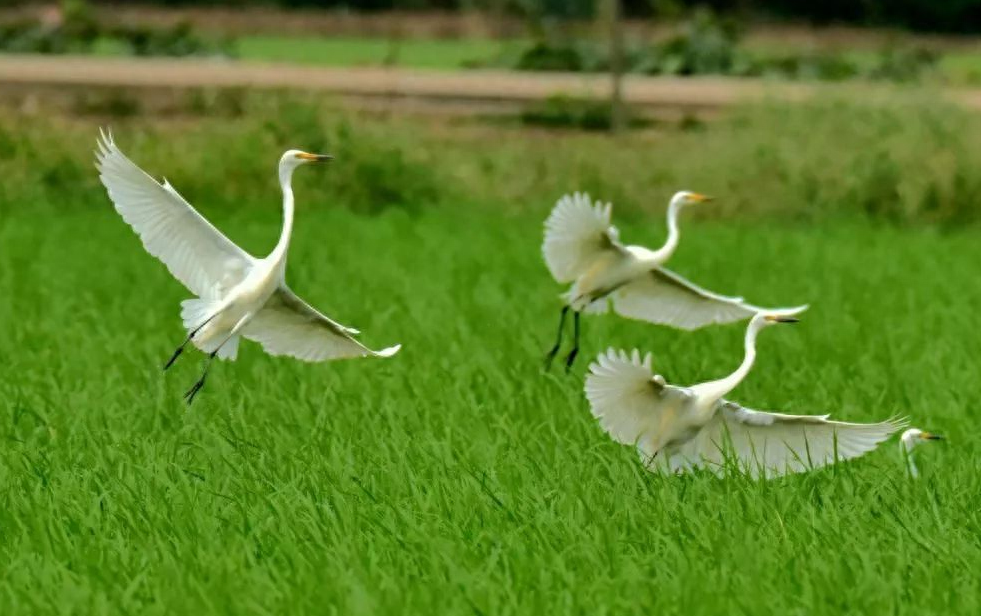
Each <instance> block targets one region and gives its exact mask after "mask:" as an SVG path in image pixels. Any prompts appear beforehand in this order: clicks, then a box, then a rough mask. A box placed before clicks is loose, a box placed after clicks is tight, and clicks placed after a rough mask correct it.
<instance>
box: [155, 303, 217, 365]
mask: <svg viewBox="0 0 981 616" xmlns="http://www.w3.org/2000/svg"><path fill="white" fill-rule="evenodd" d="M213 318H215V317H214V315H212V316H210V317H208V319H207V320H206V321H205V322H204V323H202V324H201V325H198V326H197V327H196V328H194V331H192V332H191V333H190V334H188V335H187V338H184V342H182V343H181V345H180V346H179V347H177V350H176V351H174V354H173V355H171V356H170V359H169V360H167V363H166V364H164V372H166V371H167V368H170V367H171V366H173V365H174V362H175V361H177V358H178V357H180V356H181V353H183V352H184V347H186V346H187V343H188V342H190V341H191V338H193V337H194V336H195V334H197V333H198V332H199V331H201V328H202V327H204V326H205V325H207V324H208V322H209V321H211V319H213Z"/></svg>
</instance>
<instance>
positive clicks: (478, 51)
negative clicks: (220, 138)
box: [236, 36, 523, 69]
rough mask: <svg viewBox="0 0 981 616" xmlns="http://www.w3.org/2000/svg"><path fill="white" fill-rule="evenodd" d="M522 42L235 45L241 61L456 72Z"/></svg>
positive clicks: (272, 39)
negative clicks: (389, 64) (394, 45)
mask: <svg viewBox="0 0 981 616" xmlns="http://www.w3.org/2000/svg"><path fill="white" fill-rule="evenodd" d="M522 44H523V43H522V41H494V40H486V39H463V40H431V39H405V40H403V41H401V42H400V43H398V45H397V48H396V49H394V50H393V48H392V46H391V44H390V43H389V41H387V40H385V39H381V38H347V37H336V38H319V37H288V36H248V37H243V38H242V39H241V40H239V41H238V42H237V44H236V49H237V51H238V54H239V57H241V58H242V59H243V60H262V61H267V62H292V63H301V64H321V65H324V66H380V65H383V64H385V62H386V60H391V61H392V62H393V63H394V64H397V65H399V66H410V67H415V68H445V69H458V68H461V67H463V66H466V65H467V64H472V63H482V62H488V61H490V60H493V59H494V58H496V57H498V56H499V55H500V54H502V53H503V52H504V50H506V49H508V48H517V47H520V46H521V45H522Z"/></svg>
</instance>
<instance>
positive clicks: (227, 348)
mask: <svg viewBox="0 0 981 616" xmlns="http://www.w3.org/2000/svg"><path fill="white" fill-rule="evenodd" d="M238 341H239V336H232V337H231V338H229V339H228V342H226V343H225V344H223V345H221V348H220V349H218V354H217V355H216V357H217V358H218V359H227V360H229V361H235V358H236V357H238Z"/></svg>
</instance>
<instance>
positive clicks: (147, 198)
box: [96, 132, 399, 404]
mask: <svg viewBox="0 0 981 616" xmlns="http://www.w3.org/2000/svg"><path fill="white" fill-rule="evenodd" d="M96 159H97V162H96V167H97V168H98V170H99V176H100V178H101V180H102V183H103V184H104V185H105V187H106V190H107V191H108V192H109V198H110V199H111V200H112V202H113V204H114V205H115V207H116V211H117V212H119V214H120V215H121V216H122V217H123V220H125V221H126V222H127V223H128V224H129V225H130V226H131V227H133V230H134V231H136V233H137V234H138V235H139V236H140V239H141V240H142V241H143V246H144V248H146V250H147V252H149V253H150V254H151V255H153V256H155V257H157V258H158V259H160V260H161V261H163V263H164V265H166V266H167V269H169V270H170V273H171V274H173V275H174V277H175V278H177V279H178V280H179V281H180V282H181V283H182V284H183V285H184V286H185V287H187V288H188V289H189V290H190V291H191V292H192V293H194V294H195V295H197V297H196V298H194V299H188V300H184V301H183V302H181V319H182V320H183V322H184V327H185V328H186V329H187V332H188V335H187V338H185V340H184V342H183V343H181V345H180V346H179V347H177V350H176V351H174V354H173V356H172V357H171V358H170V360H169V361H168V362H167V364H166V365H165V366H164V370H166V369H167V368H169V367H170V366H171V365H172V364H173V363H174V361H175V360H176V359H177V357H178V356H180V354H181V353H182V352H183V351H184V347H185V346H186V345H187V343H188V342H191V343H193V344H194V346H196V347H197V348H198V349H200V350H202V351H204V352H205V353H207V354H208V359H207V362H206V364H205V368H204V372H203V373H202V375H201V378H200V379H198V381H197V382H195V383H194V385H193V386H192V387H191V388H190V389H189V390H188V391H187V393H186V394H184V397H185V398H186V399H187V401H188V404H190V403H191V401H193V400H194V396H195V395H196V394H197V392H198V391H200V389H201V387H203V386H204V381H205V378H206V377H207V375H208V369H209V368H210V367H211V362H212V361H213V360H214V358H215V357H218V358H220V359H228V360H234V359H235V357H236V356H237V354H238V343H239V337H240V336H244V337H245V338H248V339H249V340H253V341H255V342H258V343H259V344H261V345H262V347H263V349H265V351H266V352H267V353H269V354H271V355H290V356H292V357H295V358H297V359H301V360H304V361H324V360H330V359H341V358H346V357H364V356H372V357H390V356H392V355H394V354H395V353H396V352H397V351H398V350H399V345H396V346H393V347H389V348H387V349H383V350H381V351H373V350H371V349H369V348H367V347H365V346H364V345H362V344H361V343H360V342H358V341H357V340H356V339H355V338H354V335H355V334H357V333H358V331H357V330H355V329H351V328H350V327H345V326H343V325H341V324H339V323H337V322H335V321H333V320H331V319H330V318H328V317H327V316H325V315H323V314H321V313H320V312H318V311H317V310H316V309H314V308H313V307H311V306H310V305H308V304H307V303H306V302H304V301H303V300H302V299H300V298H299V297H297V296H296V295H295V294H294V293H293V292H292V291H291V290H290V289H289V287H288V286H286V280H285V273H286V252H287V250H288V249H289V243H290V233H291V231H292V228H293V190H292V188H291V186H290V183H291V179H292V177H293V171H294V170H295V169H296V168H297V167H299V166H300V165H303V164H305V163H312V162H327V161H329V160H331V159H332V157H331V156H328V155H322V154H308V153H307V152H301V151H299V150H289V151H287V152H286V153H285V154H283V156H282V158H280V160H279V184H280V187H281V188H282V190H283V229H282V232H281V234H280V236H279V242H278V243H277V244H276V247H275V248H274V249H273V251H272V252H271V253H269V256H267V257H265V258H261V259H260V258H256V257H253V256H252V255H250V254H248V253H247V252H245V251H244V250H242V249H241V248H239V247H238V246H236V245H235V244H234V243H233V242H232V241H231V240H229V239H228V238H227V237H225V236H224V235H223V234H222V233H221V232H220V231H219V230H218V229H216V228H215V227H214V226H212V225H211V223H209V222H208V221H207V220H206V219H205V218H204V217H203V216H201V214H199V213H198V212H197V211H196V210H195V209H194V208H193V207H191V204H189V203H188V202H187V201H185V200H184V198H183V197H181V196H180V195H179V194H178V193H177V191H176V190H174V188H173V187H172V186H171V185H170V183H169V182H167V181H166V180H164V182H163V184H160V183H159V182H157V181H156V180H154V179H153V178H152V177H150V176H149V175H148V174H147V173H146V172H144V171H143V170H142V169H140V168H139V167H137V166H136V165H135V164H134V163H133V162H132V161H130V160H129V159H128V158H127V157H126V156H125V155H124V154H123V153H122V152H121V151H120V150H119V148H118V147H116V144H115V143H114V142H113V139H112V136H111V135H110V134H107V133H105V132H103V133H102V135H101V139H100V140H99V144H98V152H97V153H96Z"/></svg>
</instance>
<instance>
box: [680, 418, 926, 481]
mask: <svg viewBox="0 0 981 616" xmlns="http://www.w3.org/2000/svg"><path fill="white" fill-rule="evenodd" d="M906 424H907V422H906V420H905V419H889V420H886V421H882V422H878V423H869V424H865V423H849V422H843V421H832V420H830V419H828V415H787V414H784V413H774V412H768V411H754V410H752V409H748V408H744V407H742V406H740V405H738V404H736V403H735V402H729V401H726V400H722V401H720V402H719V404H718V407H717V409H716V414H715V416H714V417H713V419H712V421H710V422H709V423H708V424H707V425H706V426H705V427H704V428H702V430H701V431H700V432H699V433H698V435H697V436H696V437H695V438H693V439H692V440H690V441H688V442H687V443H685V444H684V445H682V446H681V447H679V448H678V450H677V452H676V457H678V458H680V459H683V460H684V461H685V462H686V463H688V464H690V465H692V466H702V467H705V468H708V469H710V470H712V471H713V472H715V473H717V474H722V473H723V472H724V471H725V469H726V466H727V464H726V461H727V460H731V461H733V462H735V463H737V464H738V466H739V468H740V469H742V470H743V471H745V472H747V473H749V474H750V475H751V476H753V477H759V476H763V477H776V476H779V475H784V474H788V473H800V472H805V471H808V470H812V469H814V468H818V467H821V466H825V465H827V464H831V463H833V462H835V460H850V459H852V458H857V457H859V456H861V455H864V454H866V453H868V452H870V451H872V450H873V449H875V448H876V446H877V445H878V444H879V443H881V442H882V441H884V440H886V439H887V438H889V436H890V435H891V434H892V433H893V432H896V431H897V430H900V429H901V428H903V427H905V426H906ZM679 463H680V462H679Z"/></svg>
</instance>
